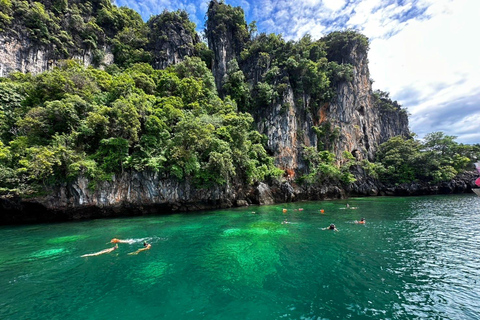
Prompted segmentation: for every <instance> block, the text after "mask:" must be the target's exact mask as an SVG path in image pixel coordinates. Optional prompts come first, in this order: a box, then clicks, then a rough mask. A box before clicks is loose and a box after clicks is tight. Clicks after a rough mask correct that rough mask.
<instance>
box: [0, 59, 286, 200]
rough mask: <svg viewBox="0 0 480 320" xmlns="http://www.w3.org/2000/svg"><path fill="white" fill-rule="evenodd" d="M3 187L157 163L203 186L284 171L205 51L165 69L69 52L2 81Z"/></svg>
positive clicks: (102, 175)
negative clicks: (86, 59) (97, 63)
mask: <svg viewBox="0 0 480 320" xmlns="http://www.w3.org/2000/svg"><path fill="white" fill-rule="evenodd" d="M0 93H2V94H1V96H0V118H1V119H2V121H1V123H2V127H1V128H0V130H1V131H0V137H1V141H0V177H1V179H0V181H1V182H0V188H2V189H1V191H3V192H17V193H21V194H26V193H30V192H34V191H36V190H38V188H39V187H41V186H46V185H51V184H56V183H59V182H65V181H68V180H70V179H73V178H75V177H77V176H79V175H83V176H87V177H89V178H92V179H97V180H98V179H108V178H109V177H110V176H111V175H112V174H114V173H120V172H123V171H125V170H131V169H134V170H138V171H143V170H150V171H156V172H160V173H162V174H164V175H165V176H175V177H177V178H179V179H189V180H190V181H192V182H193V183H194V184H196V185H198V186H208V185H212V184H225V183H227V182H232V181H233V180H234V179H236V180H237V181H243V182H244V183H252V182H255V181H259V180H260V181H261V180H264V179H267V178H268V177H274V176H278V175H280V174H281V173H282V172H281V171H280V170H278V169H277V168H275V167H274V166H273V159H272V158H271V157H269V156H268V155H267V153H266V151H265V149H264V147H263V145H262V141H263V140H264V139H263V138H262V136H260V135H259V134H258V133H257V132H255V131H253V130H252V122H253V119H252V117H251V116H250V115H249V114H246V113H239V112H237V110H236V106H235V103H234V102H233V101H231V100H229V99H226V100H225V101H222V100H221V99H219V98H218V96H217V95H216V91H215V86H214V82H213V77H212V74H211V72H210V71H209V70H208V69H207V67H206V66H205V63H204V62H202V61H201V60H200V58H187V59H186V60H185V62H183V63H180V64H177V65H175V66H171V67H169V68H167V69H166V70H154V69H153V68H152V67H151V66H150V65H148V64H138V63H137V64H133V65H132V66H131V67H130V68H127V69H125V70H123V71H121V72H118V70H116V69H115V72H113V73H108V72H106V71H100V70H97V69H92V68H88V69H85V68H84V67H82V66H80V65H79V64H77V63H75V62H73V61H65V62H64V64H63V65H62V66H61V67H60V68H55V69H54V70H52V71H50V72H45V73H42V74H39V75H37V76H30V75H22V74H18V73H16V74H12V75H11V76H10V77H9V78H8V79H3V81H2V82H0Z"/></svg>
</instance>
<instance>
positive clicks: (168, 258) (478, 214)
mask: <svg viewBox="0 0 480 320" xmlns="http://www.w3.org/2000/svg"><path fill="white" fill-rule="evenodd" d="M347 203H348V204H349V208H347V206H346V205H347ZM284 209H286V212H284V211H285V210H284ZM320 210H323V211H324V213H321V211H320ZM361 218H365V219H366V224H364V225H362V224H357V223H355V222H354V221H355V220H360V219H361ZM285 219H286V222H288V223H282V222H285ZM331 223H334V224H335V225H336V227H337V229H338V232H334V231H330V230H322V229H323V228H325V227H327V226H329V225H330V224H331ZM114 237H116V238H119V239H125V240H129V243H121V244H120V245H119V248H118V249H117V250H115V251H113V252H111V253H106V254H102V255H99V256H91V257H81V256H82V255H84V254H89V253H95V252H98V251H101V250H104V249H107V248H111V247H113V245H112V244H111V243H110V240H111V239H112V238H114ZM0 239H1V240H0V241H1V242H0V243H1V245H0V319H2V320H7V319H50V320H51V319H62V320H67V319H173V320H182V319H242V320H243V319H262V320H265V319H267V320H268V319H303V320H306V319H455V320H461V319H472V320H473V319H480V197H477V196H476V195H453V196H425V197H408V198H401V197H395V198H394V197H372V198H353V199H348V201H347V200H341V201H340V200H339V201H323V202H297V203H289V204H284V205H273V206H263V207H256V206H255V207H254V206H251V207H248V208H240V209H228V210H219V211H204V212H198V213H185V214H173V215H158V216H148V217H137V218H122V219H103V220H91V221H82V222H72V223H59V224H38V225H26V226H1V227H0ZM143 241H147V242H148V243H150V244H151V245H152V247H151V249H150V250H148V251H143V252H140V253H139V254H137V255H129V254H128V253H130V252H134V251H136V250H137V249H139V248H142V247H143Z"/></svg>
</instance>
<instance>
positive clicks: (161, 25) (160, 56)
mask: <svg viewBox="0 0 480 320" xmlns="http://www.w3.org/2000/svg"><path fill="white" fill-rule="evenodd" d="M148 26H149V29H150V35H149V45H148V49H149V51H150V52H152V56H153V59H152V65H153V67H154V68H156V69H165V68H166V67H168V66H169V65H171V64H176V63H179V62H181V61H183V60H184V58H185V57H187V56H193V55H195V47H196V45H197V44H198V43H200V38H199V36H198V34H197V33H196V32H195V25H194V24H193V23H191V22H190V21H189V20H188V16H187V14H186V12H184V11H178V12H167V11H165V12H163V13H162V14H161V15H158V16H155V17H153V18H152V19H150V20H149V21H148Z"/></svg>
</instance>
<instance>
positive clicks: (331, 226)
mask: <svg viewBox="0 0 480 320" xmlns="http://www.w3.org/2000/svg"><path fill="white" fill-rule="evenodd" d="M322 230H333V231H338V229H337V228H336V227H335V225H334V224H333V223H332V224H331V225H330V226H329V227H327V228H323V229H322Z"/></svg>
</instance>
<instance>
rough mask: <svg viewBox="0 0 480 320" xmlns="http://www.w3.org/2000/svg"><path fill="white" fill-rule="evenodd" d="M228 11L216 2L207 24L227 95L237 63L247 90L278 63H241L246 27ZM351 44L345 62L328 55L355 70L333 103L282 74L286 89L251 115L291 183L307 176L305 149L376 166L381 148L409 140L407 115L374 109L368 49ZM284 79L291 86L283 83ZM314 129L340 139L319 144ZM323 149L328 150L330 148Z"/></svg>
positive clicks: (265, 58) (263, 58)
mask: <svg viewBox="0 0 480 320" xmlns="http://www.w3.org/2000/svg"><path fill="white" fill-rule="evenodd" d="M225 7H226V5H225V4H219V3H217V1H212V2H211V3H210V7H209V11H208V18H209V19H208V20H209V22H208V23H210V24H212V25H208V23H207V26H208V28H207V32H206V33H207V37H208V41H209V46H210V48H211V50H213V52H214V61H213V70H212V71H213V74H214V77H215V82H216V85H217V90H218V91H219V92H224V91H225V90H224V88H223V86H224V84H225V83H226V81H227V80H228V77H229V72H231V71H230V70H228V68H227V66H230V62H231V61H233V60H236V62H237V63H238V64H239V68H240V70H241V71H242V72H243V74H244V76H245V81H246V82H247V83H248V85H249V86H250V87H253V88H255V86H256V85H257V84H259V83H260V81H262V80H261V79H262V77H264V75H265V74H267V73H268V72H269V71H270V70H271V66H270V61H271V59H274V57H271V56H269V54H268V53H264V52H260V53H259V54H258V53H252V54H250V56H248V58H246V59H245V58H243V59H242V58H241V55H240V52H241V50H242V41H246V40H245V39H244V38H243V37H242V33H241V32H240V31H239V30H240V29H242V28H244V29H246V28H247V26H246V23H245V21H243V22H242V21H239V20H241V19H240V18H241V17H242V15H241V14H239V13H238V12H237V13H236V17H237V19H236V20H235V19H226V18H225V16H228V13H230V14H232V12H234V11H235V9H236V8H230V9H228V10H230V11H228V10H227V9H226V8H225ZM222 10H223V11H222ZM239 17H240V18H239ZM210 21H211V22H210ZM214 22H215V25H213V23H214ZM347 44H348V45H347ZM347 44H345V45H344V46H343V48H342V52H341V56H339V52H335V53H334V54H333V55H332V56H329V55H330V53H328V51H327V58H328V60H329V61H335V62H337V63H338V64H340V65H341V64H344V63H345V64H347V63H348V64H349V65H351V66H352V69H353V70H352V73H353V76H352V79H349V80H341V81H338V82H337V83H336V84H335V94H334V96H335V97H334V98H333V99H332V100H330V101H324V102H323V103H322V104H321V105H320V106H318V105H317V104H318V101H315V102H314V101H313V97H312V95H311V93H310V92H309V91H308V90H304V91H303V92H302V93H299V91H298V90H297V91H295V90H294V88H293V87H294V84H293V83H292V78H291V76H290V75H289V72H287V71H286V70H279V74H280V75H278V76H277V78H278V79H277V80H274V82H277V83H279V82H283V84H284V86H285V89H284V90H283V92H282V94H281V95H280V97H278V98H277V99H274V100H273V102H272V103H265V104H262V105H257V106H256V107H255V108H253V110H250V112H251V113H252V115H253V116H254V118H255V123H256V126H257V129H258V130H259V132H260V133H262V134H265V135H266V136H267V137H268V149H269V151H270V153H271V154H273V156H274V157H275V162H276V165H277V166H279V167H280V168H282V169H284V170H287V171H289V172H292V173H293V174H292V175H291V177H292V178H293V177H294V176H295V175H298V174H303V173H305V172H306V170H307V167H306V163H305V162H304V160H303V155H302V151H303V146H309V147H315V148H317V147H318V146H319V144H323V146H322V147H321V148H318V149H322V150H323V149H328V150H331V151H332V152H333V153H334V154H335V155H336V157H337V159H341V158H342V154H343V152H344V151H349V152H351V153H352V154H353V155H354V156H355V157H356V158H357V160H362V159H368V160H370V161H373V160H374V155H375V152H376V149H377V147H378V145H380V144H381V143H383V142H385V141H387V140H388V139H390V138H391V137H394V136H397V135H403V136H409V135H410V133H409V129H408V117H407V114H406V113H405V112H396V111H385V110H382V109H380V108H379V107H377V106H376V105H375V102H374V95H373V91H372V86H371V80H370V78H369V70H368V60H367V51H368V45H367V46H366V45H365V44H364V43H362V42H361V41H359V40H352V41H350V42H348V43H347ZM327 47H328V46H327ZM233 62H235V61H233ZM277 72H278V71H277ZM282 78H283V79H289V80H287V81H286V82H285V80H283V79H282ZM315 128H324V130H326V131H325V132H330V133H331V135H333V134H335V135H336V136H337V137H336V138H335V139H330V138H329V137H325V136H324V137H322V138H320V137H319V135H318V129H317V131H316V129H315ZM330 133H329V134H330ZM319 139H322V141H319ZM323 140H325V141H326V142H325V141H323ZM328 140H330V141H328ZM325 144H328V145H327V146H326V147H327V148H325Z"/></svg>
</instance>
